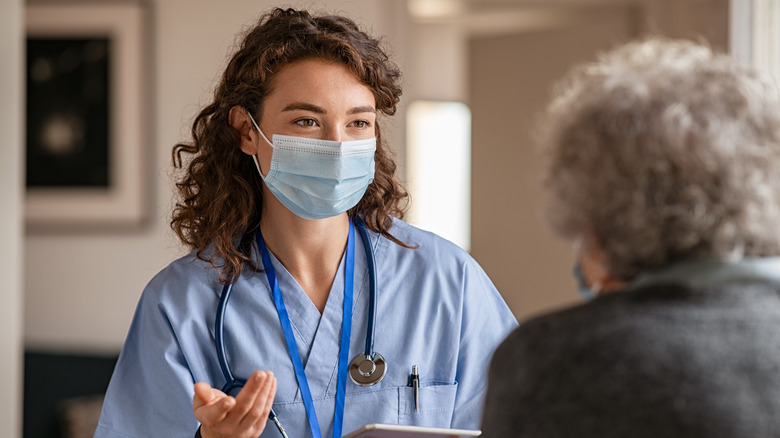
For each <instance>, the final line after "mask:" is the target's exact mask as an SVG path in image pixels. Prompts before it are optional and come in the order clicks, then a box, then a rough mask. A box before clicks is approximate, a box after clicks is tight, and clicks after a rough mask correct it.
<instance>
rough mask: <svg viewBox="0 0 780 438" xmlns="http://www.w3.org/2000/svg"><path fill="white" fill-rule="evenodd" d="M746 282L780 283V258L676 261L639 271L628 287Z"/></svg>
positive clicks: (696, 285)
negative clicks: (672, 263)
mask: <svg viewBox="0 0 780 438" xmlns="http://www.w3.org/2000/svg"><path fill="white" fill-rule="evenodd" d="M744 282H763V283H774V284H777V285H780V257H762V258H758V257H756V258H746V259H742V260H740V261H737V262H724V261H716V260H695V261H688V262H681V263H675V264H674V265H671V266H668V267H665V268H661V269H658V270H652V271H645V272H642V273H640V274H638V275H637V276H636V277H635V279H634V280H633V281H631V283H630V284H629V285H628V287H627V288H626V289H627V290H631V289H637V288H640V287H644V286H649V285H655V284H659V283H678V284H684V285H687V286H691V287H696V288H698V287H708V286H715V285H723V284H729V283H744Z"/></svg>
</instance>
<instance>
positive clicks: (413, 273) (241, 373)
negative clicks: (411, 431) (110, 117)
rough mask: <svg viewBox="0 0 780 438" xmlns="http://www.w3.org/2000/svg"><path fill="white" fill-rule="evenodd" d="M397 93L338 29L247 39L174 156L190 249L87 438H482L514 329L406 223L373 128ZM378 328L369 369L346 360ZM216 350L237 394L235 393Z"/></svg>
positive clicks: (143, 319)
mask: <svg viewBox="0 0 780 438" xmlns="http://www.w3.org/2000/svg"><path fill="white" fill-rule="evenodd" d="M399 78H400V72H399V70H398V68H397V67H396V66H395V65H394V64H392V63H391V62H390V61H389V60H388V57H387V55H386V54H385V53H384V51H383V50H382V49H381V48H380V46H379V43H378V41H377V40H376V39H374V38H372V37H370V36H369V35H367V34H366V33H364V32H363V31H361V30H360V29H359V28H358V27H357V26H356V25H355V23H354V22H352V21H351V20H349V19H346V18H344V17H340V16H311V15H310V14H308V13H307V12H305V11H296V10H292V9H287V10H282V9H276V10H273V11H272V12H270V13H268V14H266V15H264V16H263V17H262V18H261V19H260V20H259V22H258V23H257V25H256V26H255V27H254V28H253V29H251V30H250V31H249V32H247V33H246V34H245V36H244V39H243V41H242V42H241V44H240V46H239V48H238V51H237V52H236V53H235V54H234V55H233V57H232V59H231V60H230V62H229V64H228V65H227V68H226V70H225V72H224V74H223V76H222V80H221V82H220V84H219V85H218V87H217V89H216V91H215V93H214V100H213V102H212V103H211V104H210V105H208V106H207V107H206V108H204V109H203V110H202V111H201V112H200V114H199V115H198V116H197V118H196V119H195V122H194V124H193V129H192V133H193V139H192V141H191V142H188V143H183V144H179V145H176V146H175V147H174V150H173V157H174V164H175V166H176V167H177V168H179V169H182V174H181V177H180V178H179V180H178V181H177V188H178V191H179V201H178V203H177V205H176V209H175V211H174V213H173V219H172V221H171V224H172V227H173V229H174V231H175V232H176V233H177V235H178V236H179V237H180V238H181V240H182V241H183V242H184V243H185V244H186V245H188V246H189V247H190V248H191V249H192V252H191V253H190V254H188V255H187V256H184V257H182V258H181V259H179V260H177V261H175V262H173V263H171V264H170V265H169V266H168V267H166V268H165V269H163V270H162V271H161V272H160V273H159V274H158V275H157V276H155V277H154V278H153V279H152V280H151V282H150V283H149V285H148V286H147V287H146V289H145V290H144V293H143V295H142V297H141V300H140V302H139V304H138V308H137V310H136V314H135V317H134V319H133V323H132V326H131V328H130V332H129V334H128V337H127V340H126V342H125V345H124V347H123V349H122V353H121V355H120V358H119V362H118V364H117V367H116V370H115V372H114V375H113V377H112V380H111V384H110V386H109V389H108V392H107V395H106V400H105V403H104V407H103V412H102V414H101V418H100V424H99V426H98V429H97V431H96V433H95V436H96V437H150V436H165V437H192V436H193V435H196V436H202V437H204V438H210V437H227V436H230V437H256V436H258V435H261V434H262V436H264V437H265V436H268V437H279V436H283V435H282V432H281V428H279V427H277V425H276V423H270V422H267V419H268V417H269V413H271V417H272V419H274V420H275V421H278V422H279V424H281V425H282V426H283V427H284V429H285V430H286V433H287V435H288V436H289V437H295V438H300V437H324V436H328V437H336V438H338V437H340V436H342V435H343V434H346V433H348V432H350V431H352V430H354V429H357V428H358V427H360V426H361V425H363V424H365V423H392V424H413V425H424V426H435V427H454V428H465V429H477V428H478V427H479V424H480V416H481V410H482V402H483V398H484V393H485V387H486V378H485V370H486V366H487V364H488V363H489V361H490V358H491V356H492V353H493V350H494V348H495V347H496V345H498V343H499V342H500V341H501V340H503V339H504V337H505V336H506V335H507V334H508V333H509V332H510V331H511V330H512V329H513V328H515V327H516V325H517V322H516V320H515V318H514V317H513V316H512V314H511V312H510V311H509V309H508V308H507V306H506V304H505V303H504V301H503V300H502V299H501V296H500V295H499V294H498V292H497V291H496V289H495V287H494V286H493V284H492V283H491V282H490V280H489V279H488V277H487V276H486V275H485V272H484V271H483V270H482V269H481V268H480V266H479V265H478V264H477V263H476V262H475V261H474V260H473V259H472V258H471V257H470V256H469V255H468V254H467V253H465V252H464V251H462V250H461V249H460V248H458V247H457V246H455V245H454V244H452V243H450V242H448V241H446V240H444V239H442V238H440V237H438V236H436V235H434V234H432V233H428V232H425V231H422V230H419V229H416V228H414V227H412V226H410V225H408V224H406V223H404V222H403V221H402V220H401V219H402V218H403V213H404V209H405V207H406V201H407V194H406V192H405V191H404V189H403V187H402V186H401V185H400V184H399V183H398V181H397V179H396V176H395V168H396V165H395V163H394V161H393V159H392V157H391V155H390V150H389V148H388V146H387V145H386V144H385V143H384V142H383V140H382V137H381V131H380V128H379V124H380V122H381V119H382V117H384V116H390V115H392V114H394V113H395V110H396V104H397V103H398V101H399V98H400V94H401V88H400V86H399ZM362 230H365V231H366V232H365V234H363V233H362V232H360V231H362ZM366 238H367V240H366ZM366 245H368V246H370V248H368V249H371V251H366V249H367V248H366ZM372 257H373V261H372ZM374 264H375V268H372V266H373V265H374ZM372 272H374V273H373V275H372ZM374 279H375V282H376V297H375V302H374V303H371V301H372V299H371V295H372V294H371V283H372V281H374ZM228 284H230V285H232V289H229V290H228V289H227V288H225V285H228ZM226 291H227V293H229V294H230V295H229V296H230V300H229V302H228V303H227V304H225V307H224V309H225V310H224V319H223V320H222V324H221V325H220V324H215V322H217V309H218V307H219V306H220V297H221V296H224V295H225V294H226ZM372 309H375V319H374V318H372V316H373V312H372ZM371 319H374V321H373V326H374V327H376V329H375V330H374V336H372V337H371V338H372V339H371V340H372V342H373V345H371V346H370V348H371V350H372V351H371V353H370V354H371V355H372V356H373V358H374V359H377V358H378V359H377V362H376V364H374V365H373V366H374V367H375V368H376V369H373V371H376V372H375V373H373V374H372V373H371V371H372V370H371V369H364V368H361V367H363V366H364V365H365V364H361V365H360V366H358V367H356V366H353V365H352V364H351V362H352V361H353V358H357V359H355V360H356V363H358V362H359V359H360V358H361V357H363V356H362V355H364V352H365V350H366V348H367V347H366V344H367V343H368V342H367V340H366V338H367V337H368V335H366V333H367V330H368V328H369V327H370V326H371V323H370V320H371ZM220 330H221V332H220V333H221V335H222V337H223V342H222V343H220V342H218V341H217V339H218V338H219V335H220V333H218V331H220ZM219 344H223V345H224V351H225V357H226V362H227V363H229V367H230V370H231V372H232V374H233V375H234V376H235V377H236V379H242V381H243V380H244V379H245V380H246V383H245V385H244V386H243V388H240V389H236V390H233V391H231V390H228V389H225V388H224V386H225V384H226V382H227V380H228V379H227V378H226V375H225V373H224V372H223V367H222V366H221V364H220V356H219V354H218V353H217V348H218V345H219ZM370 366H371V364H370V363H369V367H370ZM352 368H355V369H352ZM413 369H414V370H415V371H416V372H413ZM353 373H355V374H353ZM380 374H381V376H380ZM348 376H349V377H348ZM379 377H382V378H381V379H378V378H379ZM222 389H225V390H226V391H227V392H228V393H227V394H226V393H224V392H223V391H222Z"/></svg>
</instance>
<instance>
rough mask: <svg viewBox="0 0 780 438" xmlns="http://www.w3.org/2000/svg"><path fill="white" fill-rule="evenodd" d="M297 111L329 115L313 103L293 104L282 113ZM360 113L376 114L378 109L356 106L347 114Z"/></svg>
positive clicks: (368, 106)
mask: <svg viewBox="0 0 780 438" xmlns="http://www.w3.org/2000/svg"><path fill="white" fill-rule="evenodd" d="M295 110H304V111H311V112H313V113H317V114H327V111H325V108H323V107H321V106H317V105H314V104H311V103H306V102H293V103H291V104H289V105H287V106H286V107H284V109H282V111H295ZM360 113H376V109H374V107H372V106H370V105H364V106H356V107H354V108H351V109H350V110H349V111H347V114H350V115H352V114H360Z"/></svg>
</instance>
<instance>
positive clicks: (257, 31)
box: [171, 8, 408, 283]
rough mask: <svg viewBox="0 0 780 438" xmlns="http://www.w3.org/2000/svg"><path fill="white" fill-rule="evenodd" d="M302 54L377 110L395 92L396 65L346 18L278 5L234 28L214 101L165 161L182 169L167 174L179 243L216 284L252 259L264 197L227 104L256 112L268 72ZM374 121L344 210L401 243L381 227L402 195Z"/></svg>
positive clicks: (392, 106)
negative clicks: (367, 152)
mask: <svg viewBox="0 0 780 438" xmlns="http://www.w3.org/2000/svg"><path fill="white" fill-rule="evenodd" d="M305 59H322V60H326V61H333V62H338V63H341V64H344V65H346V66H347V67H348V68H349V69H350V70H351V71H352V72H353V73H354V74H355V76H356V77H357V78H358V79H359V80H360V81H361V82H362V83H363V84H365V85H366V86H367V87H368V88H370V89H371V91H372V92H373V94H374V97H375V99H376V107H377V108H376V109H377V112H378V113H381V114H385V115H388V116H390V115H393V114H395V111H396V105H397V103H398V101H399V99H400V96H401V87H400V84H399V82H400V77H401V73H400V70H399V69H398V67H397V66H396V65H395V64H394V63H392V62H391V61H390V60H389V58H388V56H387V54H386V53H385V52H384V51H383V50H382V48H381V47H380V42H379V40H377V39H375V38H372V37H371V36H369V35H368V34H367V33H365V32H363V31H362V30H360V28H359V27H358V26H357V24H356V23H355V22H354V21H352V20H350V19H348V18H345V17H342V16H337V15H322V16H312V15H311V14H309V13H308V12H306V11H298V10H294V9H279V8H276V9H274V10H272V11H271V12H269V13H266V14H264V15H263V16H262V17H260V19H259V20H258V22H257V24H256V25H255V26H253V27H252V28H251V29H249V31H247V32H246V33H245V34H244V35H243V39H242V41H241V43H240V44H239V47H238V50H237V51H236V52H235V54H234V55H233V57H232V58H231V59H230V62H229V63H228V65H227V67H226V69H225V72H224V73H223V75H222V78H221V81H220V83H219V85H218V87H217V88H216V90H215V91H214V100H213V102H212V103H211V104H210V105H208V106H206V107H205V108H204V109H203V110H201V112H200V113H199V114H198V116H197V117H196V118H195V121H194V122H193V124H192V142H190V143H179V144H177V145H176V146H174V147H173V151H172V155H173V165H174V167H175V168H176V169H181V170H182V175H181V178H180V179H179V180H178V181H177V182H176V187H177V191H178V196H179V200H178V201H177V203H176V206H175V208H174V211H173V215H172V219H171V228H173V231H174V232H176V234H177V235H178V236H179V238H180V239H181V241H182V242H183V243H184V244H185V245H187V246H189V247H190V248H191V249H194V250H196V255H197V257H198V258H200V259H201V260H205V261H208V262H210V263H211V265H212V266H214V267H215V268H218V269H219V270H220V272H221V274H220V279H221V281H222V282H225V283H227V282H232V281H235V280H236V279H237V278H238V275H239V274H240V273H241V270H242V268H243V266H244V264H245V263H246V264H248V265H250V266H253V265H252V257H251V248H252V240H253V236H254V232H255V231H256V230H257V228H258V227H259V224H260V214H261V210H262V204H263V195H262V189H261V184H262V180H261V178H260V176H259V175H258V173H257V170H256V169H255V168H254V163H253V162H252V160H249V159H247V157H246V155H245V154H244V153H243V152H242V151H241V149H240V147H239V144H240V138H239V133H238V131H236V130H235V129H234V128H233V127H232V126H231V125H230V124H229V123H228V115H229V112H230V110H231V108H233V107H236V106H240V107H243V108H246V109H247V110H248V111H250V112H251V113H252V114H255V115H256V116H257V117H258V118H257V120H260V117H261V115H262V111H263V100H264V99H265V97H266V96H268V95H269V94H270V93H271V92H272V90H273V85H274V81H273V79H274V76H275V75H276V74H277V73H278V72H280V71H281V70H282V69H283V68H284V67H285V66H287V65H289V64H291V63H293V62H296V61H301V60H305ZM375 129H376V140H377V148H376V153H375V157H374V159H375V162H376V165H375V169H376V170H375V175H374V180H373V182H372V183H371V184H370V185H369V186H368V189H367V190H366V193H365V194H364V195H363V198H362V199H361V200H360V202H358V204H357V205H356V206H355V207H353V208H352V209H350V210H349V211H348V214H349V217H351V218H352V219H356V218H358V217H359V218H360V219H361V220H362V221H363V222H364V223H365V224H366V226H367V227H368V228H370V229H371V230H373V231H375V232H377V233H380V234H382V235H384V236H386V237H387V238H389V239H390V240H392V241H394V242H395V243H397V244H399V245H403V246H407V247H408V245H406V244H405V243H403V242H401V241H399V240H398V239H396V238H395V237H393V236H392V235H391V234H390V233H389V230H390V228H391V227H392V217H397V218H399V219H402V218H403V216H404V213H405V210H406V208H407V206H408V194H407V192H406V190H405V189H404V188H403V186H402V185H401V184H400V183H399V181H398V180H397V178H396V176H395V171H396V164H395V161H394V160H393V157H392V156H391V154H390V151H389V150H388V147H387V145H386V144H385V143H384V142H383V141H382V137H381V132H380V128H379V123H377V124H376V125H375ZM185 156H189V157H187V158H189V159H185ZM253 269H257V268H256V266H253Z"/></svg>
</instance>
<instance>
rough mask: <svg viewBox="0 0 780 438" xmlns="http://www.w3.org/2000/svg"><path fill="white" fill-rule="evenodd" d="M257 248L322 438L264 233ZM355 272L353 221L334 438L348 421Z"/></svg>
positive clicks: (316, 435)
mask: <svg viewBox="0 0 780 438" xmlns="http://www.w3.org/2000/svg"><path fill="white" fill-rule="evenodd" d="M257 247H258V249H259V251H260V257H261V258H262V261H263V267H264V268H265V274H266V277H267V278H268V284H269V285H271V288H272V290H273V298H274V305H275V306H276V312H277V314H278V315H279V322H280V323H281V325H282V331H283V332H284V337H285V340H286V342H287V351H288V352H289V354H290V359H291V360H292V363H293V368H294V370H295V378H296V380H297V381H298V387H299V388H300V390H301V396H302V398H303V405H304V407H305V409H306V417H307V419H308V421H309V427H310V428H311V432H312V435H313V436H314V438H321V437H322V433H321V432H320V426H319V422H318V421H317V412H316V410H315V409H314V399H313V397H312V395H311V390H310V389H309V381H308V380H307V378H306V372H305V371H304V367H303V361H302V360H301V354H300V351H299V350H298V344H297V343H296V341H295V335H294V333H293V329H292V324H291V322H290V317H289V315H288V313H287V308H286V306H285V304H284V298H283V297H282V293H281V290H280V289H279V283H278V282H277V281H276V271H275V270H274V267H273V264H271V257H270V255H269V252H268V248H266V246H265V241H264V240H263V235H262V233H260V231H258V232H257ZM354 272H355V228H354V225H353V224H352V221H351V220H350V221H349V233H348V237H347V250H346V254H345V269H344V314H343V317H342V322H341V342H340V344H339V345H340V346H339V368H338V381H337V382H336V408H335V413H334V419H333V437H334V438H339V437H341V431H342V425H343V420H344V405H345V398H346V385H347V368H348V366H349V339H350V335H351V333H352V301H353V298H352V295H353V293H352V292H353V281H354V276H355V275H354Z"/></svg>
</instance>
